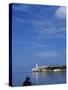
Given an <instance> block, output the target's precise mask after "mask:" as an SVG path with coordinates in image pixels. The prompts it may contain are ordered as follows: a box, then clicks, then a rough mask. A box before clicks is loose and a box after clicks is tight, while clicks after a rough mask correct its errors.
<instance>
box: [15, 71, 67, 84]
mask: <svg viewBox="0 0 68 90" xmlns="http://www.w3.org/2000/svg"><path fill="white" fill-rule="evenodd" d="M26 76H29V77H30V80H31V82H32V83H33V85H48V84H62V83H66V72H41V73H31V72H30V73H29V72H26V73H23V72H13V86H21V85H22V84H23V82H24V80H25V78H26Z"/></svg>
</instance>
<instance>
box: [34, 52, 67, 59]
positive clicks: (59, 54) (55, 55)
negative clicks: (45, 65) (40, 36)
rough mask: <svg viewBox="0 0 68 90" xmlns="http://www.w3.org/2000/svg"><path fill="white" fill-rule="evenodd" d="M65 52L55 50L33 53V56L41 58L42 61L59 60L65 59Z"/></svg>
mask: <svg viewBox="0 0 68 90" xmlns="http://www.w3.org/2000/svg"><path fill="white" fill-rule="evenodd" d="M65 55H66V54H65V51H64V50H62V51H57V50H46V51H43V52H36V53H34V56H36V57H38V58H42V59H46V58H48V59H55V58H61V57H65Z"/></svg>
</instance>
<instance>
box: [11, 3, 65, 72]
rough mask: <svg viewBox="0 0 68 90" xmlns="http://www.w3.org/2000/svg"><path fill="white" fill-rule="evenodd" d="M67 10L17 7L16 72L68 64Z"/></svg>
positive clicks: (14, 9) (14, 26)
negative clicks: (34, 67)
mask: <svg viewBox="0 0 68 90" xmlns="http://www.w3.org/2000/svg"><path fill="white" fill-rule="evenodd" d="M65 50H66V8H65V7H64V6H45V5H28V4H13V6H12V62H13V69H14V70H16V71H17V70H18V71H21V68H23V69H24V71H25V70H26V71H28V68H29V70H30V69H31V67H33V66H35V64H36V63H38V64H39V65H49V64H65V62H66V60H65V52H66V51H65Z"/></svg>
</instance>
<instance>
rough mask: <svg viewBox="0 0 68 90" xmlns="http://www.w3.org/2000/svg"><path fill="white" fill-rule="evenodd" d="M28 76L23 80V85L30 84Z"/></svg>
mask: <svg viewBox="0 0 68 90" xmlns="http://www.w3.org/2000/svg"><path fill="white" fill-rule="evenodd" d="M31 85H32V84H31V82H30V78H29V77H26V80H25V81H24V82H23V86H31Z"/></svg>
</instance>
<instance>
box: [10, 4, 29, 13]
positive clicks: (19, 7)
mask: <svg viewBox="0 0 68 90" xmlns="http://www.w3.org/2000/svg"><path fill="white" fill-rule="evenodd" d="M12 8H13V10H16V11H21V12H26V11H29V10H30V6H29V5H26V4H23V5H22V4H20V5H19V4H15V5H13V7H12Z"/></svg>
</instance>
